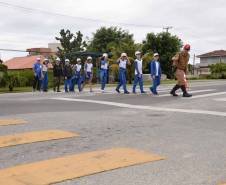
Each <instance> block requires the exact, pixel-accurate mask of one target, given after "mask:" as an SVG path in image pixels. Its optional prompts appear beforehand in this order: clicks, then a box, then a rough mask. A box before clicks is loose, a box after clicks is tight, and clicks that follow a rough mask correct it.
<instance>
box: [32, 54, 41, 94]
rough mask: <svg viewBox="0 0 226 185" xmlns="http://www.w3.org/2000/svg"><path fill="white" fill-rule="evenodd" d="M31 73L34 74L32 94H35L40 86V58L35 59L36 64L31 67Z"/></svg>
mask: <svg viewBox="0 0 226 185" xmlns="http://www.w3.org/2000/svg"><path fill="white" fill-rule="evenodd" d="M33 72H34V81H33V92H35V91H36V90H38V91H40V90H41V84H42V64H41V58H37V59H36V63H35V64H34V65H33Z"/></svg>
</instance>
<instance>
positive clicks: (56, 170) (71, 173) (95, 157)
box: [0, 119, 165, 185]
mask: <svg viewBox="0 0 226 185" xmlns="http://www.w3.org/2000/svg"><path fill="white" fill-rule="evenodd" d="M12 120H14V119H8V120H0V123H4V124H2V125H4V126H5V125H8V126H10V123H25V122H26V123H27V124H29V123H28V122H27V121H25V120H20V122H19V121H18V120H17V121H14V122H13V121H12ZM7 121H8V123H9V124H7ZM75 137H79V135H78V134H76V133H72V132H68V131H62V130H44V131H31V132H27V133H20V134H12V135H7V136H0V149H1V148H4V147H13V146H17V145H22V144H28V143H30V144H31V143H33V144H35V143H36V142H48V141H52V140H60V139H66V138H75ZM164 159H165V157H163V156H159V155H156V154H152V153H147V152H144V151H139V150H136V149H130V148H111V149H107V150H101V151H98V150H97V151H92V152H86V153H80V154H74V155H69V156H62V157H59V158H54V159H48V160H44V161H39V162H34V163H29V164H23V165H18V166H14V167H10V168H5V169H1V170H0V184H1V185H49V184H54V183H59V182H63V181H66V180H72V179H75V178H80V177H84V176H88V175H92V174H97V173H100V172H105V171H110V170H114V169H119V168H125V167H129V166H134V165H141V164H144V163H150V162H154V161H159V160H164ZM34 160H35V159H34Z"/></svg>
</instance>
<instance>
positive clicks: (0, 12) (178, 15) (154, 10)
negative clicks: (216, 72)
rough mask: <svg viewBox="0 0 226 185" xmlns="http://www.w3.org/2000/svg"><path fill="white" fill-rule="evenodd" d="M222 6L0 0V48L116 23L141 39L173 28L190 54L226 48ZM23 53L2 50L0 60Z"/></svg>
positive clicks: (207, 0) (183, 1) (178, 0)
mask: <svg viewBox="0 0 226 185" xmlns="http://www.w3.org/2000/svg"><path fill="white" fill-rule="evenodd" d="M11 5H13V6H14V7H12V6H11ZM15 6H17V8H16V7H15ZM18 6H19V7H20V8H18ZM21 7H23V8H21ZM31 9H33V10H31ZM225 10H226V1H225V0H170V1H169V0H141V1H137V0H98V1H94V0H76V1H75V0H64V1H56V0H23V1H16V0H5V1H1V0H0V18H1V19H0V20H1V21H0V49H2V48H3V49H19V50H25V49H27V48H31V47H47V46H48V43H50V42H56V41H55V36H59V31H60V29H62V28H64V29H70V30H71V31H72V32H77V31H78V30H80V31H81V32H82V33H83V35H84V36H85V37H88V38H91V37H92V33H93V32H95V30H96V29H98V28H100V27H101V26H107V27H109V26H118V27H121V28H122V29H125V30H128V31H129V32H130V33H133V34H134V39H135V41H136V42H142V40H144V39H145V37H146V34H147V33H149V32H155V33H159V32H162V31H163V27H166V26H172V27H173V28H172V29H170V30H169V31H170V32H171V33H172V34H175V35H177V36H179V38H181V39H182V41H183V42H184V43H189V44H191V46H192V50H191V56H193V55H194V54H196V55H199V54H203V53H206V52H209V51H213V50H219V49H226V34H225V33H226V22H225V20H226V12H225ZM47 12H49V13H47ZM51 13H53V14H51ZM62 14H63V15H66V16H62ZM23 55H26V53H19V52H5V51H0V57H1V58H2V59H3V60H7V59H9V58H12V57H15V56H23ZM196 61H198V60H196Z"/></svg>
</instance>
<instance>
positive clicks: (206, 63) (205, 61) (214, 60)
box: [200, 57, 226, 67]
mask: <svg viewBox="0 0 226 185" xmlns="http://www.w3.org/2000/svg"><path fill="white" fill-rule="evenodd" d="M220 61H221V63H226V57H221V58H220V57H211V58H201V59H200V67H207V66H209V65H212V64H217V63H220Z"/></svg>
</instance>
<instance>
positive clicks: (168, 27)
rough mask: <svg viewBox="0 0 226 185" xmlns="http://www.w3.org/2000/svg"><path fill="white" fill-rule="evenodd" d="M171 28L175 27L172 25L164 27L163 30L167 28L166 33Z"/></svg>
mask: <svg viewBox="0 0 226 185" xmlns="http://www.w3.org/2000/svg"><path fill="white" fill-rule="evenodd" d="M170 29H173V27H172V26H166V27H163V30H166V33H169V30H170Z"/></svg>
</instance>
